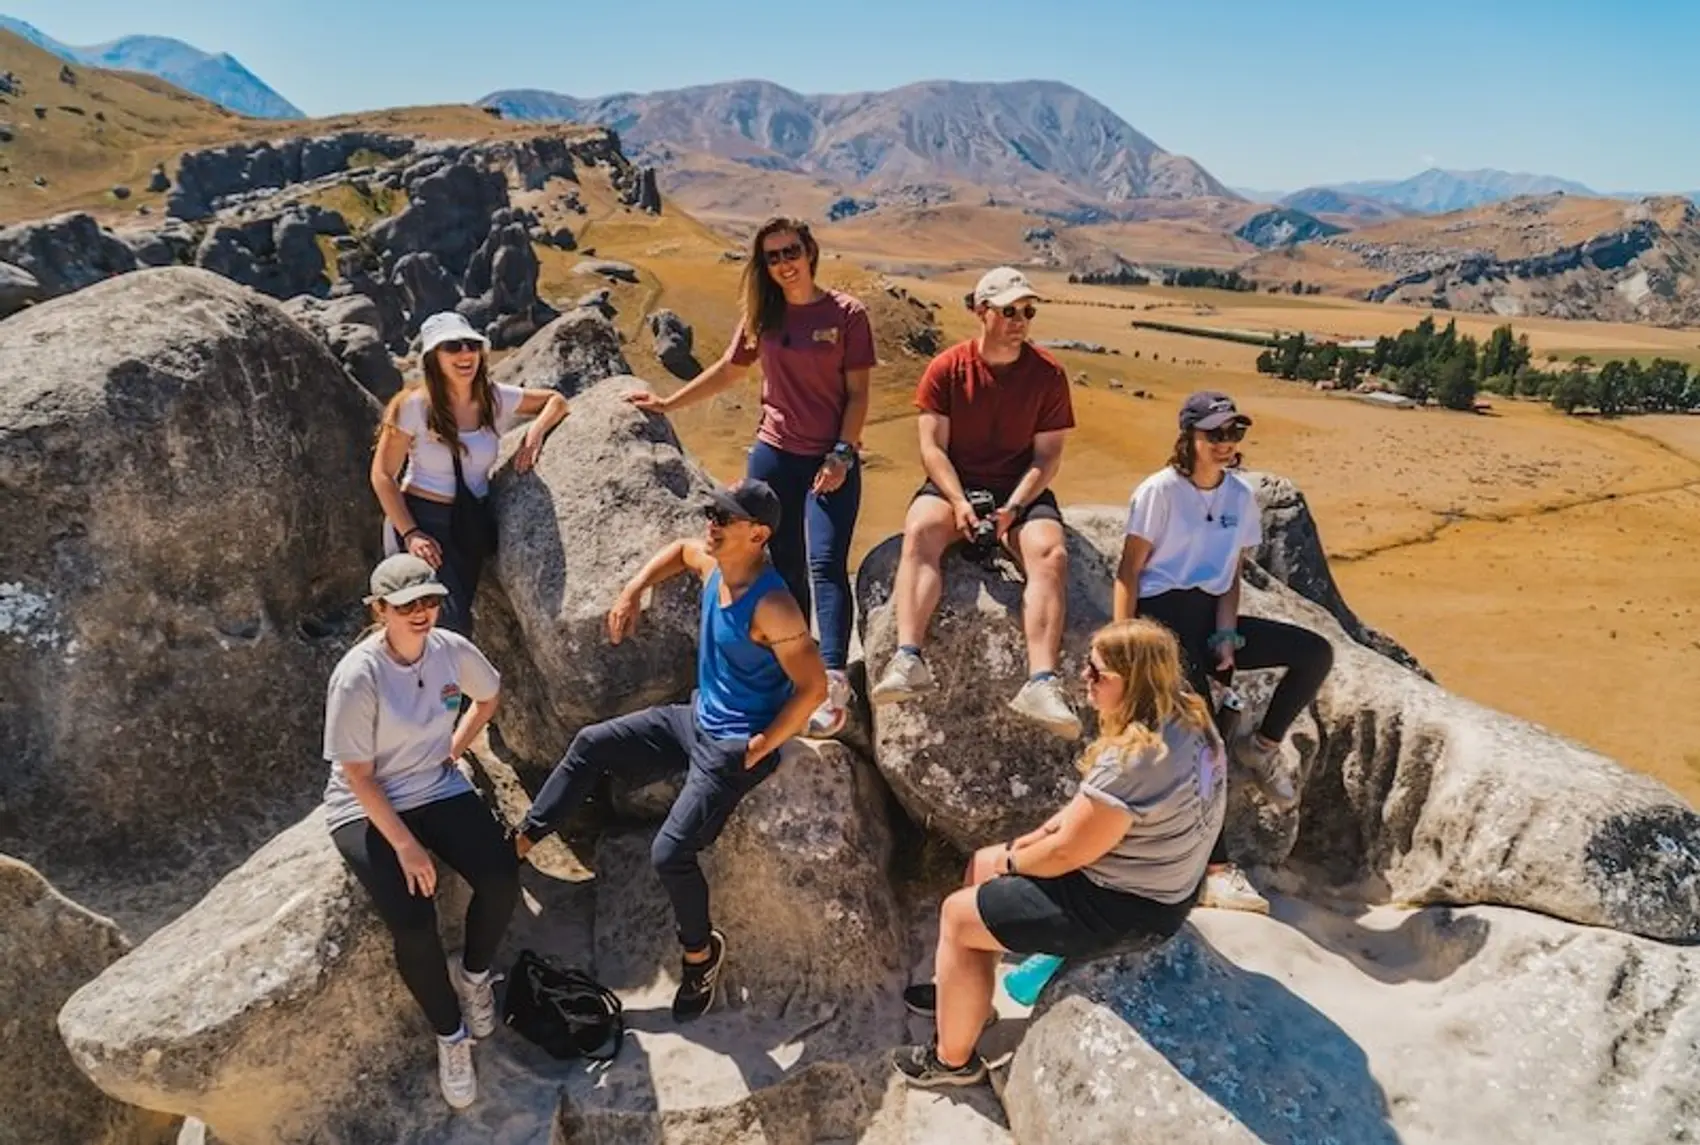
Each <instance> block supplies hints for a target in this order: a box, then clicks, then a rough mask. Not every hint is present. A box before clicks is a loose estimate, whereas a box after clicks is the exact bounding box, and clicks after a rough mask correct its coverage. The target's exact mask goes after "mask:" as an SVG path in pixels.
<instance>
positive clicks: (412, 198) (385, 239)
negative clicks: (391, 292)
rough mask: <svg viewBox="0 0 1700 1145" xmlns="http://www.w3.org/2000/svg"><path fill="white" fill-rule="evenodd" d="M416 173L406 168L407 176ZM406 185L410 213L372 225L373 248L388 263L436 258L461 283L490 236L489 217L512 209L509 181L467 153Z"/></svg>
mask: <svg viewBox="0 0 1700 1145" xmlns="http://www.w3.org/2000/svg"><path fill="white" fill-rule="evenodd" d="M414 170H415V169H414V168H411V167H410V168H408V172H409V174H410V175H411V174H412V172H413V171H414ZM406 186H407V194H408V206H407V208H406V209H405V210H403V211H401V212H400V213H399V214H396V215H394V216H392V217H390V218H387V219H383V220H381V221H380V222H377V223H375V224H373V226H372V228H371V230H370V232H369V235H370V237H371V241H372V244H373V246H374V247H376V248H378V249H380V250H382V251H384V252H385V257H386V258H389V259H399V258H401V257H402V256H404V255H408V254H412V253H414V252H424V253H429V254H432V255H434V256H436V259H437V261H438V262H439V263H441V264H442V266H443V269H444V270H446V271H448V272H449V274H450V275H451V276H452V277H454V278H456V279H458V278H459V277H460V276H461V275H463V274H465V273H466V268H467V264H468V263H469V262H470V261H471V259H472V255H473V253H474V252H475V251H477V250H478V248H479V246H481V245H482V244H483V242H484V239H485V236H487V235H488V234H489V233H490V222H491V217H492V216H493V215H494V214H495V213H496V212H497V211H499V210H501V209H502V208H504V207H506V206H507V205H508V185H507V180H506V179H504V178H503V177H502V174H501V172H500V171H493V170H490V169H488V168H486V167H484V166H483V165H481V164H480V163H479V162H478V158H477V156H476V155H473V154H468V155H466V156H463V157H462V159H461V160H460V161H458V162H454V163H446V164H444V165H443V166H441V167H439V168H437V169H435V170H432V171H430V172H429V173H427V174H424V175H423V176H422V177H420V178H417V179H410V180H409V181H407V183H406Z"/></svg>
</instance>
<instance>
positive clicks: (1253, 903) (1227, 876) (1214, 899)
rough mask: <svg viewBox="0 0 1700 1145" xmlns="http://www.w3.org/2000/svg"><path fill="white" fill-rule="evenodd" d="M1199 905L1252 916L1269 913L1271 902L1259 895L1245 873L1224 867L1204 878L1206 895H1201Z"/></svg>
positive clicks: (1234, 868) (1232, 867)
mask: <svg viewBox="0 0 1700 1145" xmlns="http://www.w3.org/2000/svg"><path fill="white" fill-rule="evenodd" d="M1198 905H1199V906H1204V907H1211V908H1213V909H1215V910H1243V911H1246V912H1248V913H1250V914H1268V913H1269V900H1268V899H1266V898H1264V897H1263V896H1262V895H1261V894H1259V893H1258V891H1257V888H1256V887H1254V886H1252V885H1251V880H1250V879H1248V878H1246V877H1245V872H1244V871H1242V870H1240V869H1239V868H1238V867H1235V866H1227V867H1222V868H1221V869H1219V870H1214V871H1211V872H1209V873H1208V874H1206V875H1205V876H1204V893H1203V894H1201V895H1199V897H1198Z"/></svg>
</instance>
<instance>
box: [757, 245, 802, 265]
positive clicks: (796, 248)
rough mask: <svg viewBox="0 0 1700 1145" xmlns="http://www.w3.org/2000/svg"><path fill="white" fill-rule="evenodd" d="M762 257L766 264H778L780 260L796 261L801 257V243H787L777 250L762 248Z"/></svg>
mask: <svg viewBox="0 0 1700 1145" xmlns="http://www.w3.org/2000/svg"><path fill="white" fill-rule="evenodd" d="M761 254H762V257H763V258H765V259H767V265H769V266H778V265H779V264H780V263H782V262H796V261H797V260H798V259H800V258H802V257H803V244H802V243H789V244H787V245H786V246H782V247H780V248H779V249H778V250H773V249H771V248H763V250H762V252H761Z"/></svg>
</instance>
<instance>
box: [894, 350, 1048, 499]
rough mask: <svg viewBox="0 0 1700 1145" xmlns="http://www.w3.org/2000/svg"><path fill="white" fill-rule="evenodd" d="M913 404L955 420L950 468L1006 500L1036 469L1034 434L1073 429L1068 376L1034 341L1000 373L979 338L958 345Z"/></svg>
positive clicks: (925, 377)
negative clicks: (1005, 495) (1006, 494)
mask: <svg viewBox="0 0 1700 1145" xmlns="http://www.w3.org/2000/svg"><path fill="white" fill-rule="evenodd" d="M915 405H916V407H917V408H919V409H923V410H925V411H927V412H928V413H934V414H938V415H939V416H940V417H946V418H949V419H950V449H949V451H948V452H949V455H950V463H951V465H953V466H954V467H955V468H956V475H957V477H959V478H961V480H962V484H963V485H964V486H965V487H978V488H983V489H990V490H995V491H997V492H1000V493H1001V492H1005V491H1007V490H1012V489H1014V488H1015V486H1016V485H1018V484H1020V482H1021V478H1022V477H1023V475H1025V474H1026V472H1027V470H1028V469H1030V468H1032V465H1033V437H1034V435H1035V434H1040V433H1049V432H1051V431H1052V430H1058V429H1072V428H1073V427H1074V403H1073V402H1072V401H1071V400H1070V398H1069V395H1068V374H1067V373H1066V372H1065V371H1064V370H1063V368H1062V366H1061V365H1060V364H1059V363H1058V362H1057V360H1056V359H1055V358H1053V357H1051V356H1050V355H1049V354H1047V353H1045V351H1043V350H1041V349H1039V348H1038V347H1037V346H1035V345H1033V344H1032V343H1031V342H1025V343H1023V344H1022V347H1021V356H1020V357H1019V358H1017V359H1016V360H1015V361H1013V362H1011V363H1010V364H1009V365H1007V366H998V367H995V368H994V367H992V366H990V365H987V363H986V360H985V359H984V358H982V357H981V356H980V348H979V346H978V345H977V344H976V343H975V342H974V340H973V339H969V340H968V341H966V342H961V343H958V344H957V345H955V346H952V347H951V348H950V349H948V350H946V351H944V352H943V353H942V354H940V355H939V356H938V357H936V358H934V359H933V360H932V361H931V362H930V363H928V365H927V370H926V372H925V373H923V374H922V375H921V384H920V385H918V386H917V387H915Z"/></svg>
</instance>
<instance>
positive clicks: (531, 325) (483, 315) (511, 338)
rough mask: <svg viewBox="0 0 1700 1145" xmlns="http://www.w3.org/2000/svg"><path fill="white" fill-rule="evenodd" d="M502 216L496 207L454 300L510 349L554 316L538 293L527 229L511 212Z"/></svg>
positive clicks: (496, 342)
mask: <svg viewBox="0 0 1700 1145" xmlns="http://www.w3.org/2000/svg"><path fill="white" fill-rule="evenodd" d="M505 213H506V214H507V215H508V219H507V220H506V221H504V220H503V214H504V212H498V213H497V216H496V221H495V223H494V224H493V225H492V226H491V228H490V233H489V234H488V235H487V236H485V239H484V244H483V245H482V246H480V247H479V248H478V250H477V251H476V252H474V254H473V256H472V261H471V262H470V263H469V264H468V265H467V268H466V277H465V279H464V280H463V281H462V283H461V290H462V291H463V293H464V294H465V295H466V297H465V298H464V299H463V300H462V301H461V303H460V304H459V306H458V309H459V310H460V312H461V313H462V314H463V315H465V316H466V319H467V321H469V322H471V323H472V324H473V325H474V326H475V327H478V328H480V329H483V330H485V332H486V334H487V335H488V337H489V338H490V344H491V346H492V347H493V348H495V349H498V350H507V349H512V348H513V347H515V346H518V345H521V344H522V343H524V342H525V340H526V339H528V338H530V337H531V336H532V335H533V334H535V333H536V332H537V330H538V328H539V327H541V326H545V325H547V324H548V323H549V322H550V321H552V320H553V319H554V318H555V317H556V313H555V311H554V309H553V308H551V307H550V306H549V305H547V304H546V303H544V302H543V301H542V300H541V299H539V298H538V297H537V273H538V270H539V267H538V262H537V254H536V252H535V251H533V250H532V249H531V235H530V232H529V231H528V230H527V228H526V225H525V224H524V223H523V222H521V221H519V220H518V219H516V218H513V212H511V211H510V212H505Z"/></svg>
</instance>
